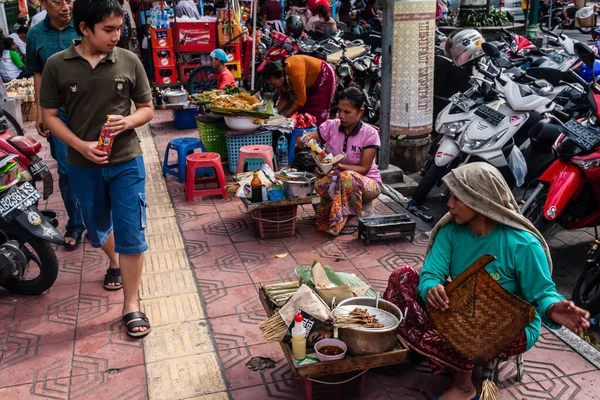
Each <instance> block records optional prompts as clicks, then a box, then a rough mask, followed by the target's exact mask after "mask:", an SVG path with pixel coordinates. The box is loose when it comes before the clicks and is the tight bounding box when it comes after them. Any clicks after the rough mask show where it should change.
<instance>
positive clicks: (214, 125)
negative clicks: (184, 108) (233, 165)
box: [196, 117, 227, 161]
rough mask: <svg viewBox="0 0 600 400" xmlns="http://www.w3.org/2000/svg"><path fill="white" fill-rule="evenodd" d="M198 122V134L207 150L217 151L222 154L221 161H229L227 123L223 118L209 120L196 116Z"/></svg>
mask: <svg viewBox="0 0 600 400" xmlns="http://www.w3.org/2000/svg"><path fill="white" fill-rule="evenodd" d="M196 122H197V123H198V134H199V136H200V140H202V144H204V147H206V151H207V152H210V153H217V154H219V155H220V156H221V161H227V139H226V138H225V133H224V132H223V130H224V129H225V125H224V124H223V122H222V120H219V121H207V120H202V119H200V118H198V117H196Z"/></svg>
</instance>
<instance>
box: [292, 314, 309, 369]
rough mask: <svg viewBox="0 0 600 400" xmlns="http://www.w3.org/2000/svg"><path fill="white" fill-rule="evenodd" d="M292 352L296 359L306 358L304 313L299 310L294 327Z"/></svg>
mask: <svg viewBox="0 0 600 400" xmlns="http://www.w3.org/2000/svg"><path fill="white" fill-rule="evenodd" d="M292 353H293V354H294V358H295V359H296V360H304V359H305V358H306V328H305V327H304V325H303V324H302V313H301V312H300V311H298V313H297V314H296V317H295V318H294V327H293V328H292Z"/></svg>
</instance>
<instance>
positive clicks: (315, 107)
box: [262, 55, 335, 125]
mask: <svg viewBox="0 0 600 400" xmlns="http://www.w3.org/2000/svg"><path fill="white" fill-rule="evenodd" d="M262 76H263V79H264V80H265V82H266V83H268V84H269V85H271V86H273V87H274V88H276V89H279V102H278V103H277V110H278V111H279V112H280V113H281V114H282V115H283V116H286V117H289V116H291V115H293V114H294V113H297V112H300V113H308V114H311V115H312V116H314V117H315V118H316V119H317V124H318V125H320V124H322V123H323V122H325V121H326V120H327V119H329V112H330V110H331V99H332V98H333V94H334V93H335V71H334V70H333V68H332V67H331V66H330V65H329V64H327V62H325V61H322V60H319V59H318V58H314V57H308V56H300V55H296V56H291V57H289V58H288V59H286V60H285V61H284V63H283V67H282V66H281V65H279V64H276V63H268V64H267V65H266V66H265V68H264V69H263V71H262ZM291 95H294V96H295V98H296V99H295V100H294V103H293V104H292V105H291V106H290V107H289V108H287V107H288V105H289V102H290V97H291Z"/></svg>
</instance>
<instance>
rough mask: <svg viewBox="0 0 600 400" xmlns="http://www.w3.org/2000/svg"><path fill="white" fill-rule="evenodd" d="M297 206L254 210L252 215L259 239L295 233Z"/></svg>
mask: <svg viewBox="0 0 600 400" xmlns="http://www.w3.org/2000/svg"><path fill="white" fill-rule="evenodd" d="M297 215H298V206H285V207H277V208H272V209H267V210H254V211H253V213H252V216H253V218H254V219H255V220H257V221H258V233H259V234H260V238H261V239H276V238H281V237H289V236H294V235H295V234H296V217H297Z"/></svg>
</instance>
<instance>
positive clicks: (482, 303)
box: [427, 255, 535, 361]
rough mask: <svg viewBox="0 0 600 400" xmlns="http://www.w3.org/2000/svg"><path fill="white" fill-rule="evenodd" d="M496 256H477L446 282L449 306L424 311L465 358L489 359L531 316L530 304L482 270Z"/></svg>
mask: <svg viewBox="0 0 600 400" xmlns="http://www.w3.org/2000/svg"><path fill="white" fill-rule="evenodd" d="M495 259H496V257H494V256H491V255H484V256H481V257H480V258H479V259H478V260H477V261H475V262H474V263H473V264H472V265H471V266H470V267H469V268H467V269H466V270H465V271H464V272H463V273H462V274H460V275H459V276H458V277H457V278H456V279H455V280H453V281H452V282H451V283H449V284H448V285H447V286H446V288H445V289H446V293H447V295H448V298H449V300H450V309H449V310H447V311H438V310H436V309H434V308H433V307H431V306H430V304H427V311H428V312H429V314H430V315H431V318H432V319H433V322H434V324H435V326H436V328H437V329H438V331H439V332H440V334H441V335H442V336H443V337H444V339H445V340H446V341H447V342H448V343H450V344H451V345H452V347H454V348H455V349H456V350H457V351H458V352H459V353H461V354H462V355H463V356H464V357H465V358H467V359H468V360H473V361H480V360H483V361H491V360H493V359H494V358H496V356H497V355H498V354H499V353H500V352H501V351H502V350H504V349H505V348H506V347H507V346H508V345H509V344H510V343H511V342H512V341H513V340H515V338H516V337H517V335H518V334H519V333H520V332H521V331H522V330H523V329H524V328H525V327H526V326H527V325H529V323H530V322H531V321H532V320H533V318H534V316H535V310H534V308H533V307H532V306H531V305H530V304H529V303H527V302H525V301H523V300H521V299H520V298H519V297H517V296H515V295H513V294H512V293H510V292H508V291H507V290H506V289H504V288H503V287H502V286H500V284H498V283H497V282H496V281H495V280H494V278H492V277H491V276H490V274H489V273H488V272H487V271H486V270H485V266H486V265H487V264H489V263H490V262H491V261H493V260H495Z"/></svg>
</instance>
